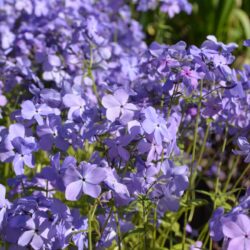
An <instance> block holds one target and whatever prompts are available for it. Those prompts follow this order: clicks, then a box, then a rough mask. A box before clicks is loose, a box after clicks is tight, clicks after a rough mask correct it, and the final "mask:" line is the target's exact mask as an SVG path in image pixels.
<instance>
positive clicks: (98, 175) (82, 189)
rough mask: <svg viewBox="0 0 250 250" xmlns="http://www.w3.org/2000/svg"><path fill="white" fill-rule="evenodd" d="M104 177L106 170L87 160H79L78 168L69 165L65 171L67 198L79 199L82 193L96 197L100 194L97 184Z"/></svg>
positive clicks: (99, 187)
mask: <svg viewBox="0 0 250 250" xmlns="http://www.w3.org/2000/svg"><path fill="white" fill-rule="evenodd" d="M105 178H106V171H105V170H104V169H103V168H100V167H97V166H96V165H92V164H90V163H87V162H81V163H80V165H79V167H78V168H72V167H69V168H68V169H67V170H66V171H65V177H64V179H65V184H66V191H65V197H66V199H67V200H71V201H75V200H79V199H80V197H81V196H82V194H87V195H89V196H91V197H93V198H97V197H98V196H99V195H100V194H101V186H100V185H99V184H100V183H101V182H102V181H104V180H105Z"/></svg>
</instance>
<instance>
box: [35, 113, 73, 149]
mask: <svg viewBox="0 0 250 250" xmlns="http://www.w3.org/2000/svg"><path fill="white" fill-rule="evenodd" d="M37 134H38V135H39V137H40V141H39V146H40V147H41V149H43V150H48V151H49V150H50V149H51V148H52V146H53V144H55V146H56V147H57V148H59V149H61V150H63V151H66V150H67V148H68V147H69V143H68V142H67V141H66V140H65V139H64V137H63V133H62V121H61V117H60V116H56V115H49V116H48V117H47V118H46V123H45V124H44V125H42V126H38V127H37Z"/></svg>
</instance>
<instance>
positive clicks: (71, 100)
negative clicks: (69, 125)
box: [63, 94, 86, 120]
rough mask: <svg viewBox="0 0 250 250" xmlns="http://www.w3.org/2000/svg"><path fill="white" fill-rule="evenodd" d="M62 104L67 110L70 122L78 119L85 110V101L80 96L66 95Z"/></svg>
mask: <svg viewBox="0 0 250 250" xmlns="http://www.w3.org/2000/svg"><path fill="white" fill-rule="evenodd" d="M63 103H64V105H65V106H66V107H67V108H69V112H68V119H70V120H73V118H74V117H76V118H78V117H80V116H81V115H82V114H83V112H84V110H85V105H86V101H85V100H84V99H83V98H82V97H81V96H80V95H75V94H66V95H65V96H64V97H63Z"/></svg>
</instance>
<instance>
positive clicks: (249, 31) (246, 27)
mask: <svg viewBox="0 0 250 250" xmlns="http://www.w3.org/2000/svg"><path fill="white" fill-rule="evenodd" d="M232 16H233V17H234V18H237V19H238V20H239V21H240V24H241V26H242V29H243V31H244V37H245V38H249V37H250V20H249V17H248V15H247V13H246V12H245V11H243V10H241V9H234V10H233V13H232Z"/></svg>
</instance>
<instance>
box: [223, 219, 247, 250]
mask: <svg viewBox="0 0 250 250" xmlns="http://www.w3.org/2000/svg"><path fill="white" fill-rule="evenodd" d="M222 231H223V234H224V235H225V236H226V237H228V238H230V241H229V243H228V250H235V249H237V250H248V249H250V218H249V217H248V216H247V215H245V214H238V215H237V217H236V220H235V221H233V220H231V219H228V220H225V221H224V223H223V225H222Z"/></svg>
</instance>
